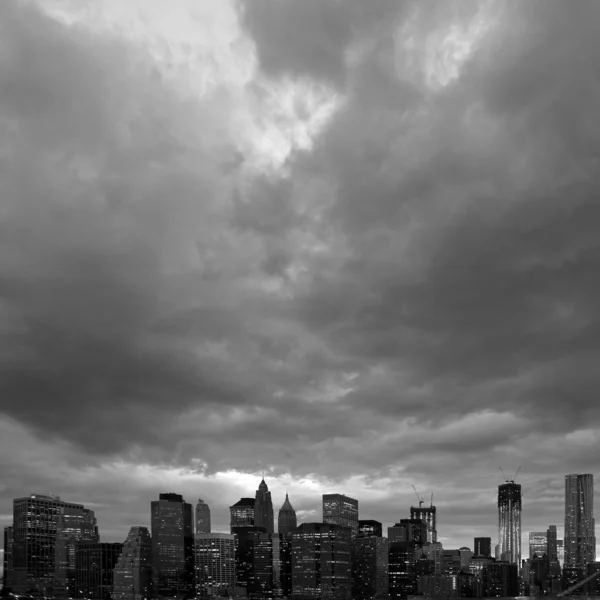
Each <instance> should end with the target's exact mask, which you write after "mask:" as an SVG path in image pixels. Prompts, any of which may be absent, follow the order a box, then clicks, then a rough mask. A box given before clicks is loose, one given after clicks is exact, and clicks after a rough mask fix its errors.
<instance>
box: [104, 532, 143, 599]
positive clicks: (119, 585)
mask: <svg viewBox="0 0 600 600" xmlns="http://www.w3.org/2000/svg"><path fill="white" fill-rule="evenodd" d="M151 594H152V537H151V536H150V532H149V531H148V528H147V527H139V526H138V527H132V528H131V529H130V530H129V534H128V535H127V539H126V540H125V543H124V544H123V550H122V552H121V554H120V556H119V558H118V560H117V564H116V565H115V568H114V570H113V600H148V599H149V598H151Z"/></svg>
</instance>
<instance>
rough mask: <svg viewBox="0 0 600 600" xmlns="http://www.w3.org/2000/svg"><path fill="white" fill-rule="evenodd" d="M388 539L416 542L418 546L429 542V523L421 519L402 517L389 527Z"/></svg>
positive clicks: (391, 540)
mask: <svg viewBox="0 0 600 600" xmlns="http://www.w3.org/2000/svg"><path fill="white" fill-rule="evenodd" d="M388 539H389V541H390V543H391V542H414V543H415V544H416V546H419V547H420V546H422V545H423V544H426V543H427V539H428V531H427V523H425V521H423V520H421V519H400V522H399V523H395V524H394V526H393V527H388Z"/></svg>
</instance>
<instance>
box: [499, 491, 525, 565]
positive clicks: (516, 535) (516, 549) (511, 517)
mask: <svg viewBox="0 0 600 600" xmlns="http://www.w3.org/2000/svg"><path fill="white" fill-rule="evenodd" d="M498 554H499V558H500V560H502V561H507V562H509V563H511V564H513V565H517V566H520V565H521V485H520V484H518V483H515V482H514V481H508V482H506V483H504V484H502V485H499V486H498Z"/></svg>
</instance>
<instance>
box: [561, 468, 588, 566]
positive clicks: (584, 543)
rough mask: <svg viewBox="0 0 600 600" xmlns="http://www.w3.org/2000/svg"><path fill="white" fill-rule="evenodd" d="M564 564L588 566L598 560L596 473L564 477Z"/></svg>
mask: <svg viewBox="0 0 600 600" xmlns="http://www.w3.org/2000/svg"><path fill="white" fill-rule="evenodd" d="M564 549H565V566H566V567H577V568H580V569H585V567H586V564H587V563H591V562H594V561H595V560H596V523H595V520H594V476H593V475H591V474H575V475H566V476H565V535H564Z"/></svg>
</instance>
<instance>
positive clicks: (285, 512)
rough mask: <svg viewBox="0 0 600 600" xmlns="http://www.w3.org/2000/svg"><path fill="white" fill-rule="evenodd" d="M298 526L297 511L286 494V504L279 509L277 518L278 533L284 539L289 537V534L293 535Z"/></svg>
mask: <svg viewBox="0 0 600 600" xmlns="http://www.w3.org/2000/svg"><path fill="white" fill-rule="evenodd" d="M297 526H298V523H297V521H296V511H295V510H294V509H293V507H292V505H291V503H290V499H289V498H288V495H287V494H286V495H285V502H284V503H283V505H282V507H281V508H280V509H279V516H278V518H277V531H278V532H279V533H281V534H282V535H283V536H284V537H287V535H288V534H291V533H293V531H294V530H295V529H296V527H297Z"/></svg>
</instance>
